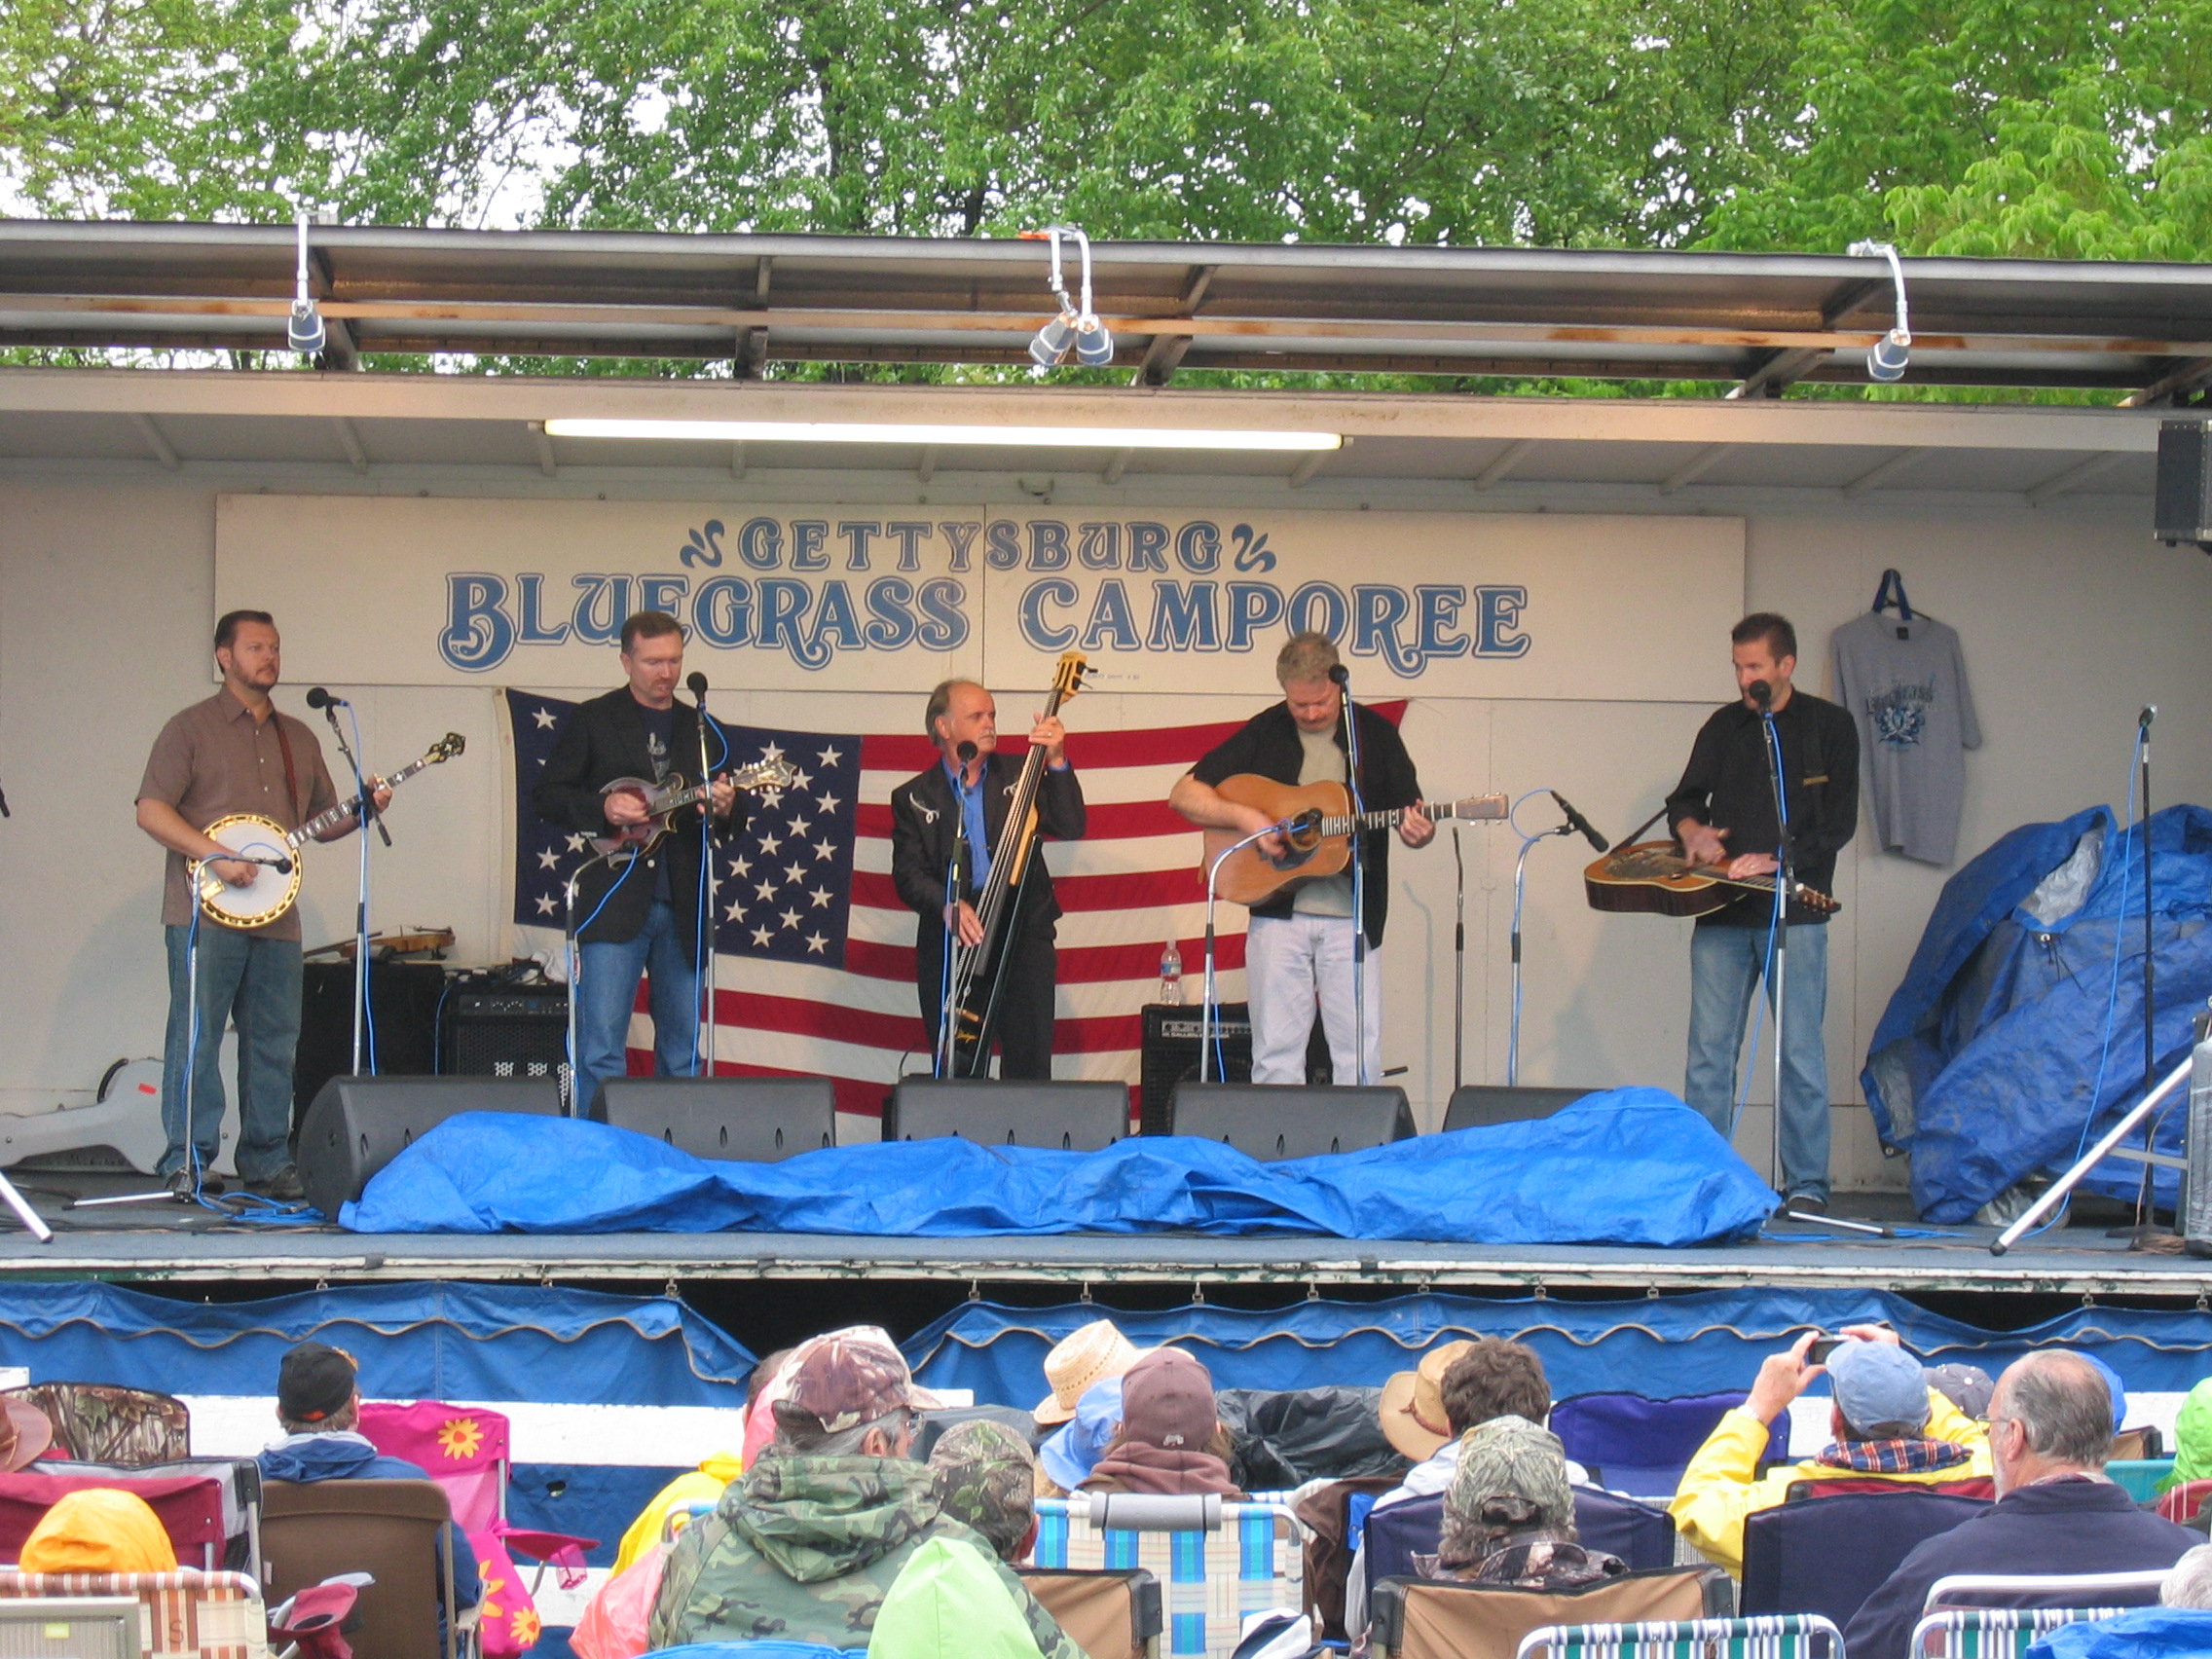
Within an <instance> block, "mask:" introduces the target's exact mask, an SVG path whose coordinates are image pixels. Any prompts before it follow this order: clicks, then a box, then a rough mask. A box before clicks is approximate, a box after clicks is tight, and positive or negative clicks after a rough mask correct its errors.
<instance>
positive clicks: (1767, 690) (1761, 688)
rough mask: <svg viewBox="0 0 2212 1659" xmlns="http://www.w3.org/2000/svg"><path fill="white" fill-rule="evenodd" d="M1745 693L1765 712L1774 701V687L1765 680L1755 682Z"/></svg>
mask: <svg viewBox="0 0 2212 1659" xmlns="http://www.w3.org/2000/svg"><path fill="white" fill-rule="evenodd" d="M1744 693H1745V695H1746V696H1748V697H1750V698H1751V701H1752V702H1753V703H1755V704H1757V705H1758V707H1759V708H1760V709H1761V710H1762V711H1763V710H1764V709H1765V708H1766V706H1767V705H1768V704H1769V703H1771V702H1773V701H1774V687H1773V686H1771V685H1769V684H1768V683H1767V682H1765V681H1763V680H1754V681H1752V682H1751V683H1750V684H1749V685H1747V686H1745V687H1744Z"/></svg>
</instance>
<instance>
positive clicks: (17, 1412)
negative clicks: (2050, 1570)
mask: <svg viewBox="0 0 2212 1659" xmlns="http://www.w3.org/2000/svg"><path fill="white" fill-rule="evenodd" d="M0 1408H4V1410H5V1414H6V1415H5V1417H4V1418H0V1469H5V1470H6V1471H7V1472H8V1473H9V1474H14V1473H15V1472H16V1471H17V1470H18V1469H20V1468H22V1467H23V1466H24V1465H25V1464H28V1463H34V1462H36V1461H37V1460H38V1459H39V1458H41V1457H43V1456H46V1454H47V1450H48V1448H50V1447H51V1446H53V1444H54V1421H53V1419H51V1418H49V1417H48V1416H47V1415H46V1414H45V1413H44V1412H42V1411H40V1410H39V1409H38V1407H36V1406H34V1405H32V1404H31V1403H30V1402H29V1401H28V1400H14V1399H0Z"/></svg>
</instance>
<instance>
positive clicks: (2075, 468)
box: [2021, 454, 2127, 507]
mask: <svg viewBox="0 0 2212 1659" xmlns="http://www.w3.org/2000/svg"><path fill="white" fill-rule="evenodd" d="M2126 459H2127V457H2125V456H2124V455H2112V454H2107V455H2093V456H2091V457H2089V459H2088V460H2086V461H2077V462H2076V463H2075V464H2074V465H2072V466H2069V467H2068V468H2067V469H2066V470H2065V471H2063V472H2059V473H2054V474H2052V475H2051V476H2050V477H2048V478H2046V479H2045V480H2044V481H2043V482H2042V483H2041V484H2034V485H2030V486H2029V487H2028V488H2027V489H2026V490H2024V491H2022V492H2021V494H2023V495H2025V496H2026V497H2027V498H2028V505H2029V506H2031V507H2040V506H2042V505H2043V504H2044V502H2046V501H2052V500H2056V499H2057V498H2059V497H2061V496H2063V495H2065V494H2066V493H2067V492H2068V491H2070V490H2079V489H2080V488H2081V487H2082V486H2083V485H2084V484H2086V483H2088V482H2089V480H2090V479H2092V478H2096V477H2098V476H2100V475H2101V474H2103V473H2106V472H2110V471H2111V470H2112V469H2113V468H2114V467H2116V466H2118V465H2119V464H2120V462H2121V461H2125V460H2126Z"/></svg>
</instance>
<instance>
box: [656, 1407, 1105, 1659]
mask: <svg viewBox="0 0 2212 1659" xmlns="http://www.w3.org/2000/svg"><path fill="white" fill-rule="evenodd" d="M933 1537H952V1538H961V1539H965V1540H967V1541H969V1542H972V1543H973V1544H975V1546H976V1547H977V1549H978V1550H980V1551H981V1552H982V1553H983V1554H984V1555H985V1556H987V1557H989V1559H990V1560H991V1562H992V1563H993V1564H994V1565H995V1566H997V1567H998V1570H999V1573H1000V1575H1001V1577H1003V1578H1004V1579H1005V1581H1006V1587H1007V1594H1008V1595H1009V1596H1011V1597H1012V1598H1013V1599H1014V1604H1015V1605H1016V1606H1017V1607H1019V1608H1020V1609H1021V1612H1022V1615H1023V1617H1024V1619H1025V1620H1026V1621H1027V1623H1028V1626H1029V1631H1030V1634H1031V1635H1032V1636H1034V1637H1035V1638H1036V1640H1037V1646H1038V1648H1039V1649H1040V1650H1041V1651H1042V1652H1043V1653H1044V1655H1045V1659H1084V1656H1083V1653H1082V1650H1081V1649H1080V1648H1078V1647H1077V1646H1076V1645H1075V1643H1074V1642H1072V1641H1069V1640H1068V1638H1067V1636H1066V1635H1065V1634H1064V1633H1063V1632H1062V1631H1061V1629H1060V1627H1059V1626H1058V1625H1057V1624H1056V1623H1054V1622H1053V1619H1052V1615H1051V1614H1050V1613H1048V1612H1047V1611H1045V1609H1044V1608H1043V1607H1041V1606H1040V1605H1038V1604H1037V1600H1036V1598H1035V1597H1033V1596H1031V1595H1030V1594H1029V1591H1028V1589H1027V1587H1026V1586H1024V1585H1023V1584H1022V1582H1021V1580H1020V1579H1019V1578H1017V1577H1016V1576H1015V1575H1014V1571H1013V1570H1012V1569H1011V1568H1010V1567H1006V1566H1004V1565H1003V1564H1001V1563H999V1560H998V1557H997V1556H996V1555H995V1554H994V1553H993V1552H992V1550H991V1546H990V1545H989V1544H988V1543H986V1542H984V1540H983V1539H982V1537H981V1535H980V1534H978V1533H977V1532H976V1531H974V1530H971V1529H970V1528H968V1527H966V1526H964V1525H962V1524H961V1523H960V1522H958V1521H955V1520H953V1519H952V1517H950V1516H949V1515H945V1514H942V1513H941V1512H940V1509H939V1507H938V1499H937V1493H936V1492H935V1490H934V1475H933V1472H932V1471H931V1469H930V1468H929V1467H928V1465H926V1464H923V1463H914V1462H909V1461H907V1460H906V1459H904V1458H903V1457H814V1456H794V1455H793V1454H791V1453H787V1452H780V1451H778V1450H776V1449H775V1448H774V1447H770V1448H769V1449H768V1450H767V1451H766V1452H764V1453H762V1454H761V1456H760V1458H759V1460H758V1461H757V1462H756V1463H755V1464H754V1465H753V1467H752V1468H751V1469H750V1470H748V1471H747V1473H746V1476H745V1478H744V1479H743V1480H742V1481H738V1482H734V1483H732V1484H731V1486H730V1488H729V1490H728V1491H727V1492H725V1493H722V1499H721V1502H720V1503H719V1505H718V1506H717V1507H716V1510H715V1513H714V1514H713V1515H710V1516H706V1517H703V1518H702V1519H700V1520H698V1521H695V1522H693V1523H692V1525H691V1526H690V1527H688V1528H686V1529H685V1530H684V1531H683V1533H682V1536H681V1537H679V1538H678V1539H677V1540H676V1543H675V1546H674V1548H673V1550H672V1551H671V1553H670V1555H669V1558H668V1567H667V1570H666V1571H665V1572H664V1573H663V1574H662V1577H661V1583H660V1594H659V1595H658V1596H657V1597H656V1598H655V1599H654V1602H653V1611H652V1619H651V1622H650V1624H649V1625H648V1626H647V1635H648V1636H649V1637H650V1639H651V1641H652V1645H653V1646H655V1647H674V1646H676V1645H678V1644H679V1643H682V1642H686V1641H771V1640H773V1641H819V1642H824V1643H826V1644H828V1645H829V1646H831V1647H865V1646H866V1645H867V1640H868V1634H869V1632H870V1631H872V1630H873V1629H874V1628H875V1615H876V1610H877V1609H878V1608H879V1607H881V1606H882V1605H883V1598H884V1597H885V1595H887V1594H888V1593H889V1592H890V1589H891V1586H892V1584H893V1582H894V1581H895V1580H896V1579H897V1578H898V1576H899V1573H900V1570H901V1568H903V1567H904V1566H905V1565H906V1562H907V1558H909V1557H910V1556H912V1555H913V1553H914V1552H915V1551H916V1550H918V1549H919V1548H921V1546H922V1545H923V1544H924V1543H925V1542H927V1541H928V1540H929V1539H931V1538H933Z"/></svg>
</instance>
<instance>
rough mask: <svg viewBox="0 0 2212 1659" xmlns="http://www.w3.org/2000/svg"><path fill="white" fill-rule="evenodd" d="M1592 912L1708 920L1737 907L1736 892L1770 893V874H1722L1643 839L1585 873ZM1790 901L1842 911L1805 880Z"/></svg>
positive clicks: (1674, 846) (1675, 848) (1793, 886)
mask: <svg viewBox="0 0 2212 1659" xmlns="http://www.w3.org/2000/svg"><path fill="white" fill-rule="evenodd" d="M1582 887H1583V891H1584V892H1585V893H1587V894H1588V895H1589V899H1590V908H1592V909H1593V910H1618V911H1622V912H1624V913H1634V912H1640V911H1641V912H1648V913H1649V914H1652V915H1658V916H1707V915H1711V914H1712V913H1713V912H1714V911H1715V910H1717V909H1719V908H1720V907H1721V906H1722V905H1723V904H1729V903H1734V902H1735V899H1736V895H1737V894H1738V893H1772V892H1773V891H1774V877H1773V876H1771V875H1743V876H1732V875H1722V874H1721V873H1720V871H1719V869H1718V868H1717V867H1715V866H1712V865H1693V864H1691V863H1690V862H1689V860H1688V859H1686V858H1684V857H1683V856H1682V848H1681V844H1680V843H1679V842H1677V841H1639V842H1637V843H1636V845H1635V846H1633V847H1615V848H1614V849H1613V850H1612V851H1611V852H1609V853H1607V854H1606V855H1605V856H1604V858H1602V859H1599V860H1598V861H1597V862H1596V863H1594V864H1592V865H1591V866H1590V867H1589V868H1588V869H1585V870H1584V871H1583V872H1582ZM1789 897H1790V899H1791V901H1792V902H1794V903H1799V904H1802V905H1804V906H1805V907H1806V908H1807V909H1808V910H1818V911H1820V912H1821V913H1822V914H1823V915H1826V916H1832V915H1834V914H1835V912H1836V911H1838V910H1840V909H1842V908H1843V906H1842V905H1841V904H1840V903H1837V902H1836V901H1835V900H1833V899H1830V898H1829V897H1828V896H1827V895H1826V894H1825V893H1822V892H1818V891H1816V890H1815V889H1813V888H1810V887H1807V886H1806V885H1805V884H1804V883H1803V882H1801V881H1793V882H1791V883H1790V884H1789Z"/></svg>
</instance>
